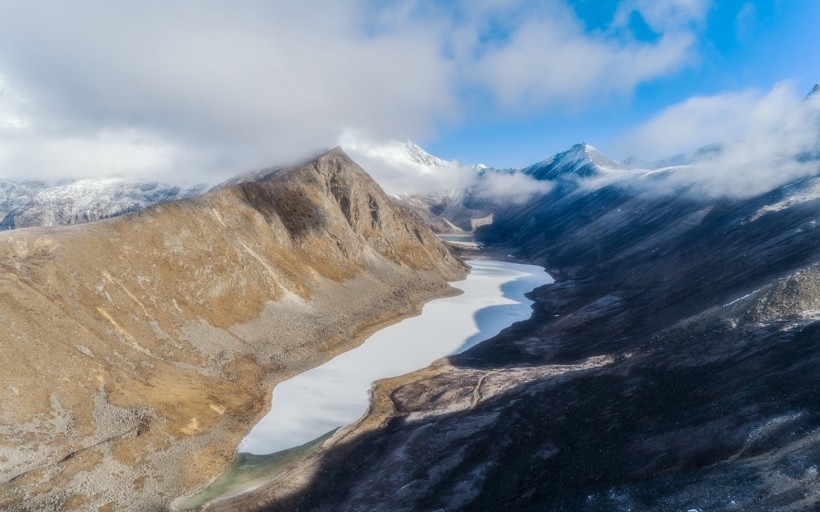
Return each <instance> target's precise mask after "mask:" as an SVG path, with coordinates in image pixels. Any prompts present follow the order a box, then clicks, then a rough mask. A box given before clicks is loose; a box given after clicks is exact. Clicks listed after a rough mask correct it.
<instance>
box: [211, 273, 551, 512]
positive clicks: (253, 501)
mask: <svg viewBox="0 0 820 512" xmlns="http://www.w3.org/2000/svg"><path fill="white" fill-rule="evenodd" d="M537 267H538V268H543V267H541V266H537ZM490 268H492V267H490ZM479 279H481V278H480V277H479ZM514 280H515V279H512V280H511V281H507V282H512V281H514ZM535 286H540V285H535ZM528 291H529V289H528ZM473 293H475V291H474V292H473ZM519 293H520V292H519ZM504 297H509V296H508V295H507V294H506V293H505V294H504ZM526 304H527V308H528V313H527V316H526V318H528V317H530V316H531V311H530V309H529V308H530V306H529V301H527V303H526ZM486 307H493V306H485V305H482V306H480V307H479V308H478V309H477V310H474V311H473V312H471V313H470V314H471V315H475V312H476V311H480V310H483V309H486ZM515 321H518V320H514V321H512V322H511V323H514V322H515ZM502 323H503V326H502V327H500V330H503V329H506V328H507V327H509V325H510V324H508V323H507V320H506V319H505V321H503V322H502ZM485 328H490V329H498V328H497V327H488V326H485ZM481 331H483V329H481V330H479V332H481ZM496 332H497V331H496ZM494 335H495V334H494V333H493V332H488V333H487V338H483V339H480V340H478V343H480V342H481V341H484V340H485V339H488V338H491V337H493V336H494ZM469 337H473V336H469ZM456 339H457V340H459V342H460V343H459V345H457V346H459V347H461V348H459V349H458V350H457V351H456V352H450V353H446V354H444V355H442V356H435V358H434V359H432V360H431V361H430V362H425V363H422V364H421V366H419V367H417V369H414V370H409V371H402V372H400V373H396V374H394V375H391V376H388V377H377V378H376V379H375V381H371V384H370V391H369V392H368V395H367V405H366V408H365V409H364V410H363V411H362V414H361V415H359V416H358V418H357V419H355V420H353V421H351V422H349V423H347V424H346V425H344V426H342V427H340V428H339V429H338V430H337V431H336V432H335V434H333V435H332V436H330V437H329V438H327V439H325V440H324V441H323V442H321V443H320V446H319V447H318V449H317V450H315V451H311V452H310V453H306V454H305V455H304V456H302V457H300V458H299V460H296V461H292V463H290V464H289V467H287V468H284V469H280V470H278V471H277V472H276V474H274V475H271V477H270V480H269V481H268V482H267V483H266V484H265V485H263V486H262V487H257V486H254V487H255V488H254V489H249V490H247V491H246V492H244V493H242V494H241V495H239V496H221V497H219V498H216V499H213V500H210V501H209V502H208V503H207V504H205V505H204V506H203V508H202V509H204V510H244V509H252V508H254V507H255V506H257V505H258V504H261V503H263V502H267V501H268V500H269V499H276V500H277V503H281V500H282V499H283V497H284V496H285V495H287V494H289V493H290V492H296V491H298V490H300V489H301V484H300V482H301V483H306V482H307V481H308V480H309V479H310V478H311V476H312V475H313V471H314V470H315V468H316V467H318V465H319V463H320V462H327V461H323V459H322V458H323V457H324V456H326V455H327V454H328V453H329V452H331V451H332V452H333V453H334V458H335V457H336V456H338V453H337V452H338V450H339V449H340V446H343V445H346V444H347V441H348V440H349V439H356V438H358V437H360V436H361V435H362V434H363V433H366V432H368V431H370V430H373V429H375V428H379V427H380V426H383V421H384V418H389V417H390V414H389V413H387V412H389V411H388V410H389V409H391V407H390V403H391V400H390V398H389V397H388V396H387V395H385V393H384V390H385V389H388V388H390V389H392V388H393V387H394V386H398V385H401V383H403V382H407V379H410V380H415V379H417V378H418V376H419V375H424V374H426V373H427V372H431V371H432V372H437V371H438V370H440V369H441V368H442V365H446V358H447V357H448V356H449V355H452V354H453V353H458V352H460V351H462V350H464V349H465V348H464V346H463V343H461V342H463V341H464V340H461V339H460V338H456ZM386 413H387V414H386ZM351 436H352V437H351ZM341 451H342V452H344V451H345V450H344V448H342V449H341ZM272 489H273V490H272ZM270 493H273V494H274V495H275V496H273V495H269V494H270ZM285 501H287V500H286V499H285Z"/></svg>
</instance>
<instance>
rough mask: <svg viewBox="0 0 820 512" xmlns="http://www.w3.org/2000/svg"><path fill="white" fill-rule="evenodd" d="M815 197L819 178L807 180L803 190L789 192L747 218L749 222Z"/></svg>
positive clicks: (818, 189) (819, 184) (818, 194)
mask: <svg viewBox="0 0 820 512" xmlns="http://www.w3.org/2000/svg"><path fill="white" fill-rule="evenodd" d="M815 199H820V179H818V178H814V179H812V180H811V181H810V182H809V185H808V187H806V188H805V189H804V190H801V191H799V192H797V193H794V194H790V195H789V196H787V197H785V198H783V199H781V200H780V201H777V202H774V203H771V204H767V205H765V206H764V207H762V208H761V209H759V210H758V211H757V212H755V214H754V215H752V217H751V218H750V219H749V222H753V221H755V220H757V219H759V218H760V217H762V216H764V215H765V214H767V213H772V212H779V211H781V210H785V209H787V208H791V207H792V206H795V205H798V204H802V203H807V202H809V201H813V200H815Z"/></svg>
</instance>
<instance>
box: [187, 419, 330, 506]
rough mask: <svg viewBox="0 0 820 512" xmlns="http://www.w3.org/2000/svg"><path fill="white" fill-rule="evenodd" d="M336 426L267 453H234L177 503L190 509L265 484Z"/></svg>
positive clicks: (316, 446) (309, 450)
mask: <svg viewBox="0 0 820 512" xmlns="http://www.w3.org/2000/svg"><path fill="white" fill-rule="evenodd" d="M337 430H338V429H333V430H331V431H330V432H328V433H327V434H325V435H323V436H321V437H318V438H316V439H314V440H313V441H310V442H307V443H305V444H303V445H301V446H297V447H295V448H289V449H287V450H282V451H281V452H276V453H271V454H269V455H254V454H252V453H237V454H236V457H234V460H233V462H232V463H231V465H230V466H228V468H227V469H226V470H225V471H224V472H223V473H222V474H221V475H219V477H218V478H217V479H216V480H214V481H213V482H212V483H211V484H210V485H208V486H207V487H206V488H205V489H203V490H202V491H200V492H199V493H198V494H196V495H194V496H192V497H190V498H188V499H187V500H185V501H184V502H182V504H180V506H179V509H180V510H193V509H196V508H198V507H201V506H203V505H206V504H208V503H211V502H213V501H216V500H219V499H221V498H228V497H230V496H236V495H238V494H242V493H243V492H246V491H249V490H251V489H254V488H256V487H259V486H261V485H264V484H266V483H268V482H270V481H271V480H273V478H275V477H276V476H277V475H279V474H280V473H282V472H284V471H285V470H287V469H289V468H291V467H293V466H294V465H295V464H297V463H298V462H299V461H301V460H302V459H304V458H305V457H306V456H308V455H310V454H311V453H313V452H314V451H316V449H317V448H318V447H319V446H320V445H321V444H322V443H323V442H324V441H325V440H327V439H328V438H330V436H332V435H333V434H335V433H336V431H337Z"/></svg>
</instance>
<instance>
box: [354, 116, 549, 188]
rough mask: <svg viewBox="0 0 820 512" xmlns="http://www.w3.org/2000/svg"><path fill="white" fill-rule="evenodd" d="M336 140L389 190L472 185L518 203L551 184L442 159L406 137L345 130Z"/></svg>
mask: <svg viewBox="0 0 820 512" xmlns="http://www.w3.org/2000/svg"><path fill="white" fill-rule="evenodd" d="M339 145H340V146H341V147H342V149H344V150H345V151H346V152H347V153H348V154H349V155H350V156H351V158H353V159H354V160H355V161H356V162H358V163H359V164H360V165H361V166H362V168H364V170H365V171H367V172H368V173H369V174H370V175H371V176H373V178H374V179H375V180H376V181H377V182H378V183H379V184H380V185H381V186H382V188H384V190H385V191H386V192H387V193H388V194H394V195H399V194H420V195H424V194H436V193H447V192H450V191H457V192H461V191H465V190H468V189H469V190H471V191H472V192H473V193H474V194H475V195H476V196H477V197H479V198H481V199H487V200H501V201H513V202H522V201H525V200H527V199H529V198H530V197H532V196H533V195H535V194H539V193H546V192H548V191H549V190H550V189H551V188H552V184H550V183H547V182H543V181H537V180H535V179H534V178H532V177H531V176H528V175H525V174H521V173H517V172H516V173H513V172H485V173H481V172H480V171H481V170H482V169H483V166H481V165H475V164H473V165H468V164H463V163H460V162H456V161H452V160H442V159H439V158H437V157H435V156H433V155H430V154H429V153H427V152H426V151H424V150H423V149H422V148H420V147H418V146H416V145H415V144H414V143H412V142H410V141H405V142H401V141H398V140H382V139H379V138H378V137H375V136H373V135H372V134H368V133H365V132H363V131H361V130H352V129H348V130H345V131H344V132H343V134H342V136H341V137H340V138H339Z"/></svg>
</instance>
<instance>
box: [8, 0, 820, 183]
mask: <svg viewBox="0 0 820 512" xmlns="http://www.w3.org/2000/svg"><path fill="white" fill-rule="evenodd" d="M818 21H820V2H817V1H815V0H757V1H742V0H737V1H733V0H721V1H719V2H718V1H716V0H713V1H710V0H666V1H664V0H574V1H570V0H452V1H445V0H403V1H399V0H347V1H339V0H305V1H300V2H295V1H284V0H279V1H277V0H235V1H231V2H227V1H216V0H199V1H194V0H175V1H167V0H142V1H140V2H112V1H110V0H77V1H75V2H63V1H60V0H29V1H26V2H20V1H16V0H0V178H9V179H46V180H54V179H64V178H81V177H97V176H106V177H107V176H125V177H131V178H135V179H159V180H163V181H173V182H181V183H193V182H206V183H208V182H211V183H213V182H216V181H219V180H222V179H225V178H227V177H230V176H232V175H235V174H237V173H239V172H244V171H248V170H253V169H259V168H263V167H267V166H271V165H283V164H288V163H292V162H295V161H298V160H301V159H304V158H306V157H307V156H310V155H313V154H316V153H318V152H320V151H322V150H323V149H328V148H331V147H333V146H335V145H337V144H338V143H339V141H340V140H342V137H343V136H344V134H348V135H349V134H350V133H362V134H366V136H367V137H368V138H369V139H371V140H384V141H396V140H398V141H403V140H406V139H410V140H413V141H415V142H417V143H418V144H420V145H421V146H423V147H424V148H425V149H427V150H428V151H430V152H431V153H433V154H435V155H436V156H439V157H441V158H444V159H448V160H453V159H454V160H458V161H460V162H463V163H483V164H486V165H489V166H494V167H514V166H525V165H528V164H531V163H534V162H536V161H540V160H543V159H545V158H547V157H549V156H550V155H552V154H555V153H557V152H560V151H563V150H566V149H568V148H569V147H570V146H572V145H573V144H575V143H579V142H586V143H589V144H592V145H593V146H595V147H596V148H597V149H599V150H601V151H602V152H604V153H606V154H607V155H609V156H610V157H612V158H615V159H622V158H626V157H628V156H637V157H640V158H643V159H648V160H653V159H660V158H664V157H669V156H672V155H674V154H677V153H682V152H687V151H693V150H695V149H697V148H698V147H700V146H703V145H705V144H709V143H712V142H715V141H720V140H739V139H743V138H745V137H749V136H750V135H751V136H754V135H755V134H757V133H765V132H766V130H768V129H769V128H771V127H773V126H774V127H776V126H777V124H778V123H779V122H780V121H779V120H780V119H782V115H783V113H784V112H788V111H789V110H791V109H794V107H795V105H797V104H798V103H799V102H800V100H801V99H802V98H803V97H804V96H805V95H806V94H807V93H808V92H809V91H810V90H811V88H812V87H813V85H814V84H815V83H817V82H820V31H818V30H816V24H817V22H818ZM753 126H765V127H767V128H766V130H762V129H761V130H752V129H751V127H753Z"/></svg>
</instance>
